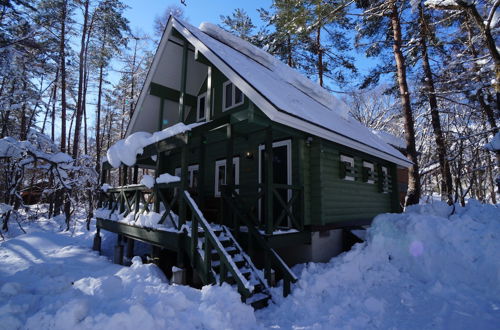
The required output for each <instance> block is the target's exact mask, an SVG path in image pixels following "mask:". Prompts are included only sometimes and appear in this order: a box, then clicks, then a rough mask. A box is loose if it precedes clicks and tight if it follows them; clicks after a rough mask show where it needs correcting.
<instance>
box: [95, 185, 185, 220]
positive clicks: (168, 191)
mask: <svg viewBox="0 0 500 330" xmlns="http://www.w3.org/2000/svg"><path fill="white" fill-rule="evenodd" d="M178 187H179V183H168V184H165V183H162V184H156V185H155V186H154V187H153V188H148V187H146V186H144V185H140V184H136V185H128V186H122V187H114V188H109V189H107V190H106V191H103V192H102V195H101V198H102V206H103V207H105V208H107V209H108V210H110V215H111V214H113V213H115V211H117V210H118V212H119V213H120V214H122V215H123V216H124V217H125V216H127V215H129V214H130V213H134V220H135V221H137V219H138V218H139V216H140V215H141V214H143V213H145V212H146V213H147V212H150V211H154V212H156V213H160V211H161V210H162V208H161V206H163V210H164V213H163V215H162V217H161V218H160V220H159V221H158V223H159V224H163V223H164V222H165V220H167V218H169V219H170V221H171V223H172V225H173V226H174V227H175V228H176V229H179V224H178V223H177V221H176V219H175V218H174V217H173V216H172V212H171V211H172V210H173V209H174V208H175V207H177V203H178V200H179V196H178V195H179V193H178V191H179V189H178Z"/></svg>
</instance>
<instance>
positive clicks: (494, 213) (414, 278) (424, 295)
mask: <svg viewBox="0 0 500 330" xmlns="http://www.w3.org/2000/svg"><path fill="white" fill-rule="evenodd" d="M452 211H453V208H452V207H450V206H448V205H446V204H444V203H436V204H431V205H425V206H413V207H410V208H409V209H408V210H407V212H406V213H404V214H383V215H379V216H378V217H377V218H376V219H375V220H374V223H373V226H372V227H371V228H370V229H369V231H368V238H367V242H366V243H364V244H358V245H356V246H355V247H354V248H353V250H351V251H350V252H348V253H345V254H343V255H341V256H340V257H337V258H334V259H332V260H331V261H330V262H329V263H327V264H308V265H307V266H306V267H304V268H303V270H302V274H301V276H300V277H301V280H300V281H299V283H298V286H297V287H296V288H295V289H294V290H293V293H292V295H291V297H290V298H288V299H282V300H281V301H280V302H279V303H278V304H277V305H274V306H271V307H270V308H268V309H267V310H264V311H261V312H258V314H257V315H258V318H259V319H261V320H263V321H264V323H265V325H266V326H276V325H279V326H280V327H283V328H290V327H292V326H294V327H305V328H354V329H365V328H382V329H390V328H399V329H429V328H438V329H444V328H447V329H472V328H478V329H494V328H498V324H500V282H499V280H500V258H499V257H498V251H500V210H499V209H498V208H497V207H495V206H493V205H481V204H479V203H478V202H475V201H471V202H469V204H468V205H467V206H466V207H465V208H461V207H458V208H457V209H456V210H455V213H454V214H451V213H452Z"/></svg>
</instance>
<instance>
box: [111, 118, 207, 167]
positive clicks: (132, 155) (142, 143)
mask: <svg viewBox="0 0 500 330" xmlns="http://www.w3.org/2000/svg"><path fill="white" fill-rule="evenodd" d="M201 124H202V123H193V124H189V125H185V124H184V123H177V124H175V125H173V126H170V127H168V128H165V129H164V130H162V131H158V132H154V133H153V134H151V133H147V132H136V133H133V134H131V135H129V136H128V137H127V138H126V139H124V140H119V141H117V142H116V143H115V144H113V145H112V146H111V147H110V148H109V149H108V151H107V154H106V156H107V159H108V162H109V163H110V164H111V166H113V167H115V168H116V167H119V166H120V165H121V163H123V164H125V165H127V166H132V165H134V164H135V162H136V160H137V155H140V154H142V153H143V151H144V148H145V147H146V146H148V145H150V144H153V143H156V142H159V141H161V140H164V139H167V138H169V137H172V136H174V135H177V134H181V133H184V132H187V131H190V130H191V129H192V128H194V127H196V126H199V125H201Z"/></svg>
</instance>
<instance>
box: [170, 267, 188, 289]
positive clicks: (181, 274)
mask: <svg viewBox="0 0 500 330" xmlns="http://www.w3.org/2000/svg"><path fill="white" fill-rule="evenodd" d="M171 282H172V283H173V284H180V285H186V283H187V281H186V269H185V268H178V267H175V266H174V267H172V280H171Z"/></svg>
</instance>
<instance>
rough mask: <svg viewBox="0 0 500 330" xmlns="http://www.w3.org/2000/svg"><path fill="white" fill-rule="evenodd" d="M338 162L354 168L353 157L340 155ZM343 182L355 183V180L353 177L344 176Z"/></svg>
mask: <svg viewBox="0 0 500 330" xmlns="http://www.w3.org/2000/svg"><path fill="white" fill-rule="evenodd" d="M340 161H341V162H342V163H349V164H351V167H353V168H354V157H351V156H347V155H340ZM344 180H347V181H355V180H356V178H355V177H353V176H352V175H347V174H346V176H345V178H344Z"/></svg>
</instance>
